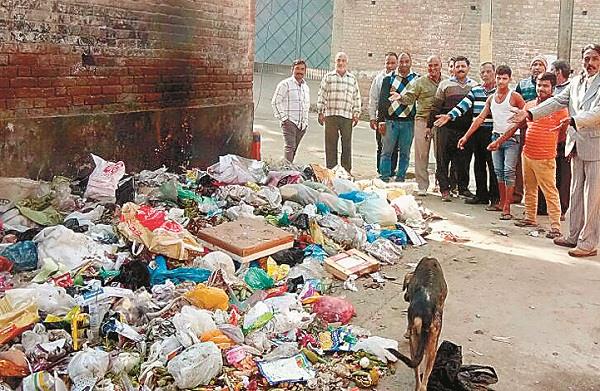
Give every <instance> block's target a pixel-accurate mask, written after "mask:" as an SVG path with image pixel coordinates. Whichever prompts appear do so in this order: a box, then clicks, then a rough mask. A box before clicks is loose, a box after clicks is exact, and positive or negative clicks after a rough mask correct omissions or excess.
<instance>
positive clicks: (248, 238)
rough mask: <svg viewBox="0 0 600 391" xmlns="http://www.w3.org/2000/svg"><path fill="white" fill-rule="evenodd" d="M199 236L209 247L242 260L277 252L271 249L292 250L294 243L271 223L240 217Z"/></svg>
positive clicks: (292, 237)
mask: <svg viewBox="0 0 600 391" xmlns="http://www.w3.org/2000/svg"><path fill="white" fill-rule="evenodd" d="M196 237H197V238H198V239H200V241H201V242H203V243H204V244H205V245H207V246H208V247H209V248H213V249H219V250H222V251H225V252H227V253H229V254H230V255H231V254H233V255H235V256H236V258H239V259H244V258H247V257H249V256H250V257H252V256H253V255H256V254H258V253H265V252H266V253H267V255H270V254H273V253H274V252H269V250H272V249H274V248H280V247H281V246H283V247H282V248H289V247H292V246H293V244H294V236H293V235H292V234H291V233H289V232H287V231H284V230H282V229H281V228H277V227H274V226H272V225H270V224H268V223H267V222H266V221H264V219H252V218H240V219H238V220H236V221H231V222H228V223H224V224H220V225H218V226H216V227H209V228H205V229H203V230H201V231H200V232H198V233H197V234H196ZM277 251H279V250H277ZM275 252H276V251H275ZM236 258H234V259H236ZM254 259H256V258H254Z"/></svg>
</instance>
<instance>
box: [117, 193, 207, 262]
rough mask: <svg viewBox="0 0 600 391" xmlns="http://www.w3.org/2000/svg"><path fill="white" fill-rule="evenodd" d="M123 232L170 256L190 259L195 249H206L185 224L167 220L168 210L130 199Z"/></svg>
mask: <svg viewBox="0 0 600 391" xmlns="http://www.w3.org/2000/svg"><path fill="white" fill-rule="evenodd" d="M118 229H119V231H120V232H121V233H122V234H123V235H125V236H126V237H127V238H128V239H129V240H131V241H133V242H138V243H143V244H144V245H145V246H146V247H147V248H148V250H150V251H151V252H154V253H158V254H163V255H166V256H168V257H169V258H176V259H180V260H187V259H190V258H191V256H192V254H191V253H192V252H202V251H203V250H204V249H203V247H202V246H201V245H200V244H199V243H198V241H197V240H196V238H195V237H194V236H192V235H191V234H190V233H189V232H188V231H187V230H186V229H185V228H183V226H182V225H181V224H179V223H177V222H175V221H171V220H167V218H166V212H164V211H161V210H158V209H154V208H152V207H149V206H139V205H136V204H134V203H131V202H128V203H126V204H125V205H123V208H122V209H121V221H120V222H119V224H118Z"/></svg>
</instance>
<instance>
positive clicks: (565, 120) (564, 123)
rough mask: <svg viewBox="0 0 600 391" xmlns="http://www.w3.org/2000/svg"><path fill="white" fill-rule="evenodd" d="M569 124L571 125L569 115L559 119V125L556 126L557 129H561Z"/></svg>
mask: <svg viewBox="0 0 600 391" xmlns="http://www.w3.org/2000/svg"><path fill="white" fill-rule="evenodd" d="M569 125H571V117H567V118H564V119H562V120H561V121H560V126H559V127H558V129H562V128H563V127H564V128H565V129H566V128H568V127H569ZM575 130H577V129H575Z"/></svg>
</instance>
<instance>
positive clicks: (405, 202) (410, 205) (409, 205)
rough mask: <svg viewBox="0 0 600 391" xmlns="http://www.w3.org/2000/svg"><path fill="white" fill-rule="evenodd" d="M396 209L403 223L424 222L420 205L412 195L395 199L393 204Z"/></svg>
mask: <svg viewBox="0 0 600 391" xmlns="http://www.w3.org/2000/svg"><path fill="white" fill-rule="evenodd" d="M391 204H392V206H393V207H394V209H396V212H397V214H398V217H400V220H402V221H420V220H423V216H421V212H420V211H419V204H417V201H416V200H415V197H413V196H412V195H405V196H401V197H398V198H395V199H393V200H392V202H391Z"/></svg>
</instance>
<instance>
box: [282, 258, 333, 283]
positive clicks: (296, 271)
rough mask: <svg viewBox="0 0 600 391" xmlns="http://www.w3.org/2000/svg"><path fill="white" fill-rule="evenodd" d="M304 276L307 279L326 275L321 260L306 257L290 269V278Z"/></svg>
mask: <svg viewBox="0 0 600 391" xmlns="http://www.w3.org/2000/svg"><path fill="white" fill-rule="evenodd" d="M300 276H302V277H304V279H305V280H311V279H314V280H319V279H322V278H323V277H325V276H326V273H325V269H323V264H322V262H321V261H319V260H318V259H315V258H305V259H304V261H303V262H302V263H300V264H298V265H296V266H294V267H293V268H291V269H290V272H289V273H288V278H289V279H294V278H297V277H300Z"/></svg>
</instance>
